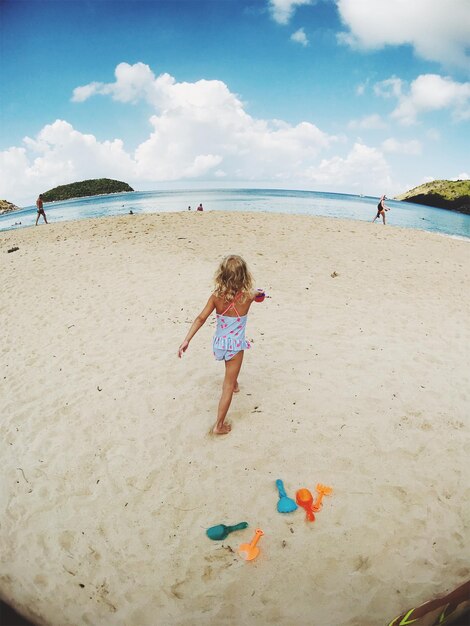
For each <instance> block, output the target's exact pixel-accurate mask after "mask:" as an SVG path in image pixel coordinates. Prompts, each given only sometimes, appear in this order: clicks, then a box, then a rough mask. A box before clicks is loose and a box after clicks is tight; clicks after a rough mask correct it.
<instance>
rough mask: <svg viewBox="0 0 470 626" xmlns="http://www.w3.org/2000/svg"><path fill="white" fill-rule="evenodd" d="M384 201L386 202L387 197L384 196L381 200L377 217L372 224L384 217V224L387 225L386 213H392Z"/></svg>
mask: <svg viewBox="0 0 470 626" xmlns="http://www.w3.org/2000/svg"><path fill="white" fill-rule="evenodd" d="M384 200H385V195H383V196H382V197H381V198H380V200H379V203H378V205H377V215H376V216H375V217H374V219H373V220H372V222H375V220H376V219H377V218H378V217H380V216H382V219H383V222H384V224H385V211H390V207H388V206H385V204H384Z"/></svg>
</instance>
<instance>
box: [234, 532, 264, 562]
mask: <svg viewBox="0 0 470 626" xmlns="http://www.w3.org/2000/svg"><path fill="white" fill-rule="evenodd" d="M262 535H264V532H263V531H262V530H261V529H260V528H257V529H256V530H255V535H254V537H253V539H252V541H251V543H242V545H241V546H240V547H239V548H238V554H239V555H240V556H241V557H242V558H243V559H245V561H252V560H253V559H256V557H257V556H258V554H259V548H257V547H256V544H257V543H258V540H259V538H260V537H261V536H262Z"/></svg>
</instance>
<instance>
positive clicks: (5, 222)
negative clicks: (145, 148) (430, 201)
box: [0, 189, 470, 238]
mask: <svg viewBox="0 0 470 626" xmlns="http://www.w3.org/2000/svg"><path fill="white" fill-rule="evenodd" d="M378 201H379V198H373V197H369V196H354V195H347V194H338V193H322V192H317V191H290V190H281V189H207V190H202V189H198V190H186V191H134V192H128V193H115V194H109V195H104V196H91V197H88V198H77V199H74V200H67V201H64V202H51V203H47V204H45V205H44V209H45V211H46V215H47V219H48V221H50V222H62V221H68V220H80V219H87V218H96V217H104V216H110V215H126V214H128V213H129V212H130V211H133V213H135V214H138V213H162V212H174V211H187V210H188V207H191V210H193V211H195V210H196V208H197V206H198V205H199V203H202V204H203V206H204V210H205V211H210V210H218V211H255V212H259V211H265V212H268V213H291V214H303V215H320V216H325V217H339V218H346V219H351V220H362V221H366V222H367V221H371V220H372V219H373V218H374V217H375V215H376V214H377V203H378ZM386 205H387V206H389V207H390V208H391V209H392V210H391V211H390V212H388V213H386V216H387V224H390V225H391V226H402V227H404V228H417V229H420V230H428V231H432V232H437V233H441V234H444V235H451V236H454V237H459V238H460V237H461V238H470V215H464V214H462V213H456V212H454V211H447V210H445V209H437V208H433V207H428V206H424V205H420V204H412V203H409V202H399V201H395V200H388V199H387V200H386ZM36 216H37V213H36V207H35V206H31V207H26V208H24V209H21V210H20V211H15V212H14V213H7V214H6V215H3V216H0V230H10V229H16V228H22V227H24V226H32V225H34V223H35V221H36ZM39 220H40V223H43V218H42V216H41V217H40V218H39ZM20 222H21V224H20ZM379 222H380V223H379ZM376 223H377V224H378V225H382V219H381V218H379V219H378V220H377V222H376Z"/></svg>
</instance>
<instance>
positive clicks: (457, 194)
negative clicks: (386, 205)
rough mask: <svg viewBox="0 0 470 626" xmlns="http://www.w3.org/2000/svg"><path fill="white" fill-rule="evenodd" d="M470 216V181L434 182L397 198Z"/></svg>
mask: <svg viewBox="0 0 470 626" xmlns="http://www.w3.org/2000/svg"><path fill="white" fill-rule="evenodd" d="M396 200H404V201H405V202H416V204H426V205H427V206H433V207H438V208H440V209H449V210H451V211H458V212H459V213H466V214H467V215H470V180H433V181H432V182H430V183H424V185H419V187H415V188H414V189H410V191H407V192H406V193H403V194H401V195H399V196H397V197H396Z"/></svg>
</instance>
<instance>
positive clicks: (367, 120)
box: [348, 113, 387, 130]
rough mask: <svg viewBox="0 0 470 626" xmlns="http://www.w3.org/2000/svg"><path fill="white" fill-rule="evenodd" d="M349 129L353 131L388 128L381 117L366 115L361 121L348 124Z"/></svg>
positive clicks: (375, 114)
mask: <svg viewBox="0 0 470 626" xmlns="http://www.w3.org/2000/svg"><path fill="white" fill-rule="evenodd" d="M348 128H350V129H351V130H359V129H360V130H380V129H383V128H387V124H386V123H385V122H384V121H383V119H382V118H381V116H380V115H378V114H377V113H373V114H372V115H365V116H364V117H361V119H359V120H351V121H350V122H349V124H348Z"/></svg>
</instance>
